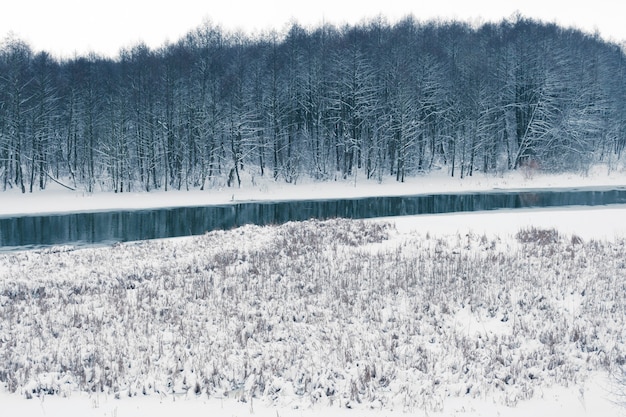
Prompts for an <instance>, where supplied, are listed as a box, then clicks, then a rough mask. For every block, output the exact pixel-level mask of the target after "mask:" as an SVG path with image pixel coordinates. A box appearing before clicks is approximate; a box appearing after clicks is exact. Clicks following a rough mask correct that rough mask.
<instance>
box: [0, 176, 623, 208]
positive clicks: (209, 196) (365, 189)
mask: <svg viewBox="0 0 626 417" xmlns="http://www.w3.org/2000/svg"><path fill="white" fill-rule="evenodd" d="M582 186H626V172H624V171H622V170H619V171H612V172H611V173H610V174H609V173H608V172H607V169H606V167H597V168H595V169H593V170H591V171H590V172H589V173H587V174H586V175H580V174H572V173H569V174H560V175H555V174H549V175H547V174H541V173H536V174H533V175H529V174H525V173H524V172H521V171H516V172H507V173H505V174H502V175H493V174H489V175H484V174H481V173H476V174H475V175H474V176H472V177H466V178H464V179H460V178H451V177H450V176H449V175H447V174H446V173H445V172H442V171H438V172H437V171H436V172H433V173H431V174H429V175H426V176H418V177H409V178H407V180H406V182H404V183H399V182H397V181H394V180H393V178H385V180H384V181H383V182H382V183H378V182H377V181H374V180H369V181H368V180H366V179H365V178H364V177H358V178H357V180H356V181H354V180H353V179H347V180H343V181H331V182H315V181H311V180H308V181H307V180H303V181H302V182H299V183H298V184H295V185H294V184H286V183H283V182H275V181H273V180H271V179H261V178H256V179H252V178H251V177H249V176H246V177H245V179H244V181H243V183H242V187H241V188H224V187H221V188H220V187H218V188H212V189H208V190H205V191H200V190H189V191H177V190H174V191H171V190H170V191H167V192H165V191H152V192H132V193H117V194H116V193H111V192H94V193H92V194H89V193H85V192H83V191H69V190H67V189H64V188H62V187H60V186H58V185H55V184H53V183H51V184H50V185H49V189H46V190H45V191H43V192H41V191H35V192H34V193H32V194H31V193H26V194H22V193H21V192H19V191H18V190H17V189H12V190H8V191H6V192H0V216H10V215H20V214H39V213H55V212H77V211H92V210H115V209H141V208H154V207H174V206H198V205H208V204H225V203H230V202H233V201H249V200H292V199H315V198H350V197H364V196H372V195H411V194H430V193H442V192H463V191H482V190H494V189H523V188H550V187H552V188H559V187H582Z"/></svg>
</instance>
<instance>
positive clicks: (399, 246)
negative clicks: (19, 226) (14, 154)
mask: <svg viewBox="0 0 626 417" xmlns="http://www.w3.org/2000/svg"><path fill="white" fill-rule="evenodd" d="M625 244H626V243H625V242H624V241H620V240H616V241H614V242H605V241H596V240H589V241H583V240H582V239H580V238H578V237H576V236H561V235H559V233H558V232H557V231H555V230H549V229H525V230H521V231H520V232H519V233H518V234H517V235H516V237H515V238H514V239H506V238H498V237H487V236H478V235H472V234H470V235H458V234H456V235H447V236H433V235H428V234H426V235H421V234H419V233H417V232H415V233H412V234H410V235H408V236H406V235H400V234H398V233H397V232H396V231H395V230H394V228H393V227H392V226H390V225H389V224H385V223H381V222H373V221H349V220H332V221H325V222H320V221H309V222H302V223H289V224H285V225H282V226H271V227H255V226H246V227H242V228H239V229H236V230H231V231H219V232H212V233H208V234H206V235H204V236H199V237H193V238H184V239H174V240H163V241H148V242H141V243H130V244H120V245H115V246H113V247H108V248H96V249H81V250H72V248H54V249H50V250H44V251H30V252H20V253H11V254H5V255H0V364H1V365H0V383H2V384H3V385H4V386H5V387H6V389H8V390H9V391H10V392H16V393H20V394H22V395H24V396H26V397H32V396H40V395H44V394H55V395H62V396H66V395H70V394H71V393H72V392H75V391H86V392H98V393H101V392H105V393H108V394H111V395H115V396H117V397H125V396H142V395H168V396H177V395H186V396H193V395H198V396H209V397H225V396H226V397H231V398H236V399H238V400H240V401H252V400H253V399H254V401H256V400H257V399H259V400H262V401H266V402H270V403H272V404H276V405H282V406H285V405H289V406H297V407H307V406H310V405H312V404H323V405H333V406H339V407H367V408H375V409H377V408H384V409H402V410H415V409H424V410H440V409H441V408H442V404H443V402H444V399H445V398H447V397H462V396H470V397H472V398H494V400H495V401H496V402H499V403H501V404H507V405H514V404H516V403H517V402H518V401H520V400H523V399H528V398H531V397H533V396H535V395H537V394H538V393H539V392H540V391H541V390H542V389H543V388H545V387H547V386H550V385H554V384H559V385H564V386H571V385H572V384H582V383H583V382H584V381H585V379H586V377H587V376H588V375H589V374H590V373H591V372H593V371H596V370H603V371H609V372H612V371H618V370H619V369H620V368H621V367H622V365H624V363H625V362H626V356H625V355H626V346H625V345H624V341H625V340H626V339H625V337H626V327H625V325H624V321H625V319H626V259H625V257H624V253H625V247H624V246H625Z"/></svg>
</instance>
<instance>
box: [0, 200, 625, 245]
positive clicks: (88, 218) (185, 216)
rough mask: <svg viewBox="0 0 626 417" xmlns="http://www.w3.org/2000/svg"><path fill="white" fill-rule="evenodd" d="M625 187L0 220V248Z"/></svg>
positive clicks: (436, 209) (521, 204)
mask: <svg viewBox="0 0 626 417" xmlns="http://www.w3.org/2000/svg"><path fill="white" fill-rule="evenodd" d="M625 203H626V188H612V189H608V188H581V189H557V190H542V189H538V190H533V191H502V192H497V191H491V192H473V193H459V194H431V195H415V196H399V197H367V198H353V199H343V200H305V201H276V202H246V203H236V204H228V205H218V206H201V207H180V208H164V209H154V210H132V211H116V212H88V213H74V214H64V215H45V216H24V217H8V218H0V251H11V250H19V249H29V248H36V247H45V246H52V245H64V244H70V245H93V244H107V243H113V242H126V241H134V240H144V239H156V238H165V237H176V236H189V235H198V234H203V233H205V232H207V231H211V230H217V229H230V228H234V227H237V226H241V225H244V224H257V225H267V224H280V223H285V222H288V221H299V220H308V219H312V218H315V219H329V218H336V217H345V218H353V219H364V218H372V217H386V216H404V215H414V214H436V213H453V212H468V211H481V210H496V209H517V208H530V207H557V206H572V205H581V206H596V205H608V204H625Z"/></svg>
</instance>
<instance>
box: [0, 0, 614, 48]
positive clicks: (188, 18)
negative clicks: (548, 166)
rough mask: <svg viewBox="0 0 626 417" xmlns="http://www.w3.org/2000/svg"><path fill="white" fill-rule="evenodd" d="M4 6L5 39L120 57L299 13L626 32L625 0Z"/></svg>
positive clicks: (45, 2) (326, 18)
mask: <svg viewBox="0 0 626 417" xmlns="http://www.w3.org/2000/svg"><path fill="white" fill-rule="evenodd" d="M7 3H9V4H3V5H2V8H1V10H0V40H4V39H6V37H7V36H8V34H9V33H13V34H14V35H15V36H17V37H18V38H20V39H23V40H25V41H27V42H28V43H29V44H30V45H31V47H32V48H33V49H34V50H36V51H39V50H46V51H48V52H50V53H52V54H53V55H54V56H57V57H60V56H62V57H71V56H73V55H74V54H78V55H84V54H86V53H88V52H90V51H94V52H96V53H99V54H102V55H106V56H110V57H114V56H116V55H117V52H118V51H119V49H120V48H122V47H126V46H130V45H132V44H135V43H137V42H138V41H143V42H145V43H146V44H147V45H149V46H151V47H158V46H160V45H162V44H164V43H165V42H166V41H172V42H173V41H176V40H177V39H179V38H180V37H181V36H183V35H184V34H186V33H187V32H189V31H190V30H192V29H193V28H195V27H197V26H198V25H200V24H201V23H202V21H203V20H206V19H209V20H210V21H212V22H213V23H214V24H217V25H220V26H221V27H222V28H224V29H228V30H237V29H241V30H244V31H246V32H250V33H254V32H259V31H263V30H268V29H275V30H278V31H282V30H283V29H284V28H285V27H287V25H288V24H289V23H290V22H292V21H297V22H299V23H301V24H303V25H305V26H310V25H312V26H315V25H319V24H320V23H322V22H329V23H335V24H342V23H358V22H359V21H361V20H363V19H365V18H371V17H373V16H377V15H383V16H386V17H387V19H388V20H389V21H390V22H395V21H397V20H398V19H399V18H402V17H404V16H406V15H407V14H413V15H414V16H415V17H416V18H417V19H418V20H428V19H433V18H445V19H449V18H455V19H459V20H466V21H467V20H469V21H471V22H480V21H493V20H496V21H497V20H501V19H502V18H506V17H510V16H512V15H513V14H514V13H515V12H516V11H519V12H520V13H521V14H522V15H524V16H527V17H533V18H537V19H540V20H543V21H547V22H557V23H559V24H561V25H564V26H574V27H577V28H580V29H583V30H585V31H588V32H595V31H598V32H599V33H600V34H601V35H602V36H603V37H604V38H606V39H610V40H613V41H618V42H622V41H624V40H626V24H625V23H624V15H623V13H622V7H621V2H619V1H616V0H587V1H574V2H568V1H563V0H560V1H552V0H525V1H512V0H499V1H496V0H475V1H472V0H428V1H423V0H377V1H374V0H352V1H344V0H308V1H306V0H305V1H302V0H218V1H216V0H168V1H164V0H11V1H10V2H7Z"/></svg>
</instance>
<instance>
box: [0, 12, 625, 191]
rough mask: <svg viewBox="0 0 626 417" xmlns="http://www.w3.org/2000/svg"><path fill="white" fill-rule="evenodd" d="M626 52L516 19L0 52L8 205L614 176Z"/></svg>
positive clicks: (0, 184) (407, 22) (13, 41)
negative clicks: (319, 184) (251, 185)
mask: <svg viewBox="0 0 626 417" xmlns="http://www.w3.org/2000/svg"><path fill="white" fill-rule="evenodd" d="M624 66H625V61H624V51H623V49H622V47H621V46H620V45H618V44H616V43H611V42H607V41H605V40H603V39H601V38H600V37H599V36H598V35H597V34H588V33H584V32H582V31H579V30H577V29H572V28H563V27H560V26H558V25H556V24H553V23H544V22H537V21H534V20H531V19H527V18H524V17H522V16H514V17H512V18H510V19H507V20H503V21H501V22H496V23H485V24H482V25H480V26H478V25H470V24H469V23H463V22H455V21H430V22H420V21H417V20H416V19H415V18H412V17H407V18H405V19H404V20H402V21H400V22H398V23H394V24H390V23H388V22H387V21H386V20H385V19H384V18H382V17H379V18H375V19H372V20H370V21H366V22H363V23H361V24H359V25H353V26H344V27H337V26H332V25H321V26H319V27H315V28H304V27H302V26H300V25H298V24H297V23H294V24H292V25H291V26H290V27H289V28H288V29H286V30H285V31H284V32H282V33H279V32H269V33H264V34H260V35H255V36H251V35H245V34H242V33H236V32H233V33H231V32H226V31H224V30H222V29H221V28H220V27H219V26H218V25H214V24H212V23H211V22H208V21H206V22H205V23H203V24H202V25H200V26H199V27H198V28H196V29H194V30H193V31H190V32H189V33H188V34H187V35H186V36H185V37H183V38H182V39H180V40H178V41H175V42H172V43H167V44H165V45H163V46H161V47H159V48H157V49H151V48H148V47H147V46H146V45H144V44H141V43H140V44H136V45H134V46H131V47H128V48H125V49H122V50H120V52H119V54H118V56H117V57H116V58H106V57H103V56H99V55H97V54H95V53H92V54H89V55H87V56H75V57H73V58H64V59H60V58H55V57H53V56H51V55H50V54H49V53H47V52H35V51H33V50H32V49H31V47H30V46H29V45H28V44H27V43H26V42H24V41H22V40H20V39H17V38H15V37H9V38H7V39H5V40H4V41H3V43H2V44H1V46H0V189H2V190H4V191H6V190H10V189H17V190H20V191H21V192H23V193H25V192H35V191H39V190H44V189H45V188H46V187H47V186H49V185H50V184H51V183H59V184H62V185H64V186H66V187H68V188H72V189H80V190H83V191H85V192H95V191H115V192H130V191H142V190H143V191H150V190H154V189H160V190H170V189H192V188H193V189H203V190H204V189H211V188H214V187H225V186H229V187H238V186H241V185H242V180H243V178H244V175H243V174H244V173H247V174H248V177H246V178H249V176H252V178H255V177H257V178H258V177H267V178H269V179H270V180H271V179H273V180H275V181H283V182H288V183H295V182H297V181H299V180H300V179H302V178H312V179H315V180H319V181H333V180H340V179H345V178H354V180H355V181H356V180H357V176H358V178H360V179H365V178H367V179H372V180H378V181H382V180H383V179H384V178H385V177H392V178H394V179H395V180H397V181H404V180H405V178H406V177H408V176H415V175H420V174H422V173H428V172H431V171H433V170H445V172H446V173H447V174H448V175H450V176H454V177H457V176H458V177H466V176H471V175H472V174H473V173H475V172H484V173H492V172H493V173H498V172H504V171H507V170H516V169H521V168H524V167H532V168H533V169H541V170H547V171H559V172H561V171H577V172H585V171H586V170H587V169H589V167H591V166H592V165H593V164H597V163H606V164H608V165H609V167H611V166H615V165H616V164H617V163H618V162H619V161H620V160H621V158H622V154H623V151H624V146H625V145H626V69H625V68H624Z"/></svg>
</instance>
